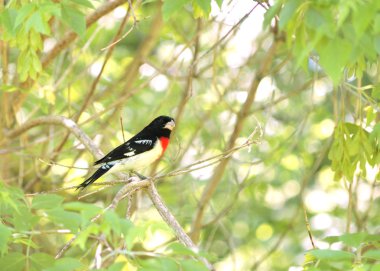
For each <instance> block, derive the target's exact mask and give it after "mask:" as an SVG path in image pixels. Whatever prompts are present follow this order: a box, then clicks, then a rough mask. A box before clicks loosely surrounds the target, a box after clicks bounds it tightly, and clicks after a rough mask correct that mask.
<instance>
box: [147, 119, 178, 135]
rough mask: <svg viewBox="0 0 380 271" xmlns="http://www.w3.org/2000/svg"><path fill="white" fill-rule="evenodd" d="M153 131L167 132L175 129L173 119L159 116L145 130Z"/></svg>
mask: <svg viewBox="0 0 380 271" xmlns="http://www.w3.org/2000/svg"><path fill="white" fill-rule="evenodd" d="M148 127H149V128H150V129H154V130H169V131H172V130H173V128H174V127H175V122H174V119H173V118H171V117H168V116H159V117H157V118H155V119H154V120H153V121H152V122H151V123H150V124H149V125H148V126H147V128H148Z"/></svg>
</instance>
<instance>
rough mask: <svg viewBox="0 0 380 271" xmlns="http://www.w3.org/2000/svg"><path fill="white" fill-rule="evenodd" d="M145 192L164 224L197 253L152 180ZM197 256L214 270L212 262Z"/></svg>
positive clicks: (195, 247)
mask: <svg viewBox="0 0 380 271" xmlns="http://www.w3.org/2000/svg"><path fill="white" fill-rule="evenodd" d="M147 192H148V195H149V197H150V199H151V200H152V202H153V204H154V206H155V207H156V209H157V211H158V212H159V213H160V215H161V217H162V219H163V220H164V221H165V222H166V224H168V225H169V226H170V227H171V228H172V230H173V231H174V233H175V235H176V236H177V238H178V240H179V241H180V242H181V243H182V244H184V245H185V246H186V247H188V248H190V249H191V250H193V251H194V252H196V253H198V252H199V249H198V247H197V246H196V245H195V244H194V243H193V241H192V240H191V239H190V237H189V236H188V235H187V234H186V233H185V231H184V230H183V228H182V227H181V225H180V224H179V223H178V221H177V219H176V218H175V217H174V216H173V215H172V213H171V212H170V211H169V209H168V207H167V206H166V205H165V203H164V202H163V200H162V199H161V197H160V195H159V194H158V192H157V189H156V186H155V185H154V183H153V182H152V181H151V182H150V185H149V186H148V188H147ZM197 258H198V259H199V260H200V261H201V262H202V263H204V264H205V265H206V267H207V268H208V269H209V270H215V269H214V267H213V266H212V264H211V263H210V262H209V261H208V260H207V259H206V258H204V257H202V256H199V255H198V254H197Z"/></svg>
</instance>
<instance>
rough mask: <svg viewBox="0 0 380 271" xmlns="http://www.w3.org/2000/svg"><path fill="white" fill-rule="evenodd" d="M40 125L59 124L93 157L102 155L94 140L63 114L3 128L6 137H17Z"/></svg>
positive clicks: (98, 157)
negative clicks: (8, 128) (11, 128)
mask: <svg viewBox="0 0 380 271" xmlns="http://www.w3.org/2000/svg"><path fill="white" fill-rule="evenodd" d="M40 125H61V126H64V127H66V128H67V129H68V130H69V131H70V132H72V133H73V134H74V136H75V137H76V138H77V139H78V140H79V141H80V142H81V143H82V144H83V145H84V146H85V147H86V149H88V150H89V151H90V152H91V154H92V155H93V156H94V157H96V158H97V159H100V158H102V157H103V153H102V152H101V151H100V150H99V148H98V147H97V146H96V145H95V144H94V142H92V140H91V138H90V137H89V136H88V135H87V134H85V133H84V132H83V131H82V130H81V129H80V128H79V126H78V124H76V123H75V122H74V121H73V120H71V119H69V118H66V117H63V116H47V117H40V118H37V119H34V120H30V121H28V122H25V123H24V124H22V125H21V126H19V127H17V128H15V129H13V130H11V131H7V130H5V131H4V135H5V136H6V137H8V138H13V137H17V136H19V135H21V134H23V133H25V132H26V131H28V130H30V129H32V128H34V127H36V126H40Z"/></svg>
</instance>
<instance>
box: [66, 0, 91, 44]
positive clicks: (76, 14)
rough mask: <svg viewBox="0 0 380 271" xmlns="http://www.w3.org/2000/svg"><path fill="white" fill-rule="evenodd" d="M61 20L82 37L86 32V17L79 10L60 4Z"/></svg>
mask: <svg viewBox="0 0 380 271" xmlns="http://www.w3.org/2000/svg"><path fill="white" fill-rule="evenodd" d="M61 20H62V21H63V22H64V23H65V24H67V25H68V26H69V27H70V28H71V29H72V30H73V31H74V32H75V33H77V34H78V35H79V36H81V37H83V36H84V34H85V33H86V18H85V16H84V14H83V13H82V12H80V11H79V10H77V9H74V8H72V7H70V6H67V5H62V17H61Z"/></svg>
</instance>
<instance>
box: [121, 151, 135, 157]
mask: <svg viewBox="0 0 380 271" xmlns="http://www.w3.org/2000/svg"><path fill="white" fill-rule="evenodd" d="M133 155H135V151H130V152H126V153H124V156H127V157H130V156H133Z"/></svg>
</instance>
